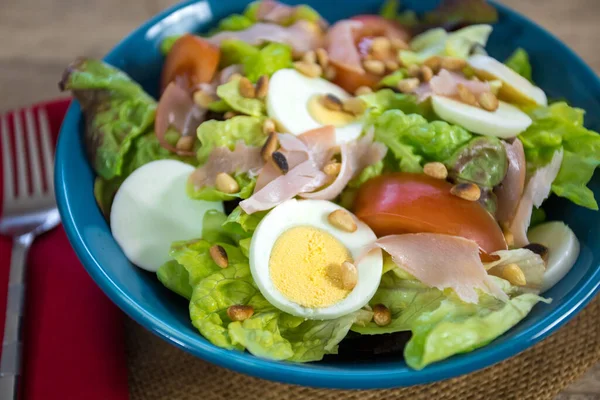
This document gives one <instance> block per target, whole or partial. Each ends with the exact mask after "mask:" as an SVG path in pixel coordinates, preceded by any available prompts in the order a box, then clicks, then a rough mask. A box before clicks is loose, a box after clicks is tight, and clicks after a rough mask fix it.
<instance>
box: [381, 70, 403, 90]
mask: <svg viewBox="0 0 600 400" xmlns="http://www.w3.org/2000/svg"><path fill="white" fill-rule="evenodd" d="M407 76H408V72H407V70H406V69H405V68H400V69H398V70H396V71H394V72H392V73H391V74H389V75H386V76H384V77H383V78H381V80H380V81H379V83H378V84H377V85H378V86H379V87H390V88H396V87H398V82H400V81H401V80H403V79H404V78H406V77H407Z"/></svg>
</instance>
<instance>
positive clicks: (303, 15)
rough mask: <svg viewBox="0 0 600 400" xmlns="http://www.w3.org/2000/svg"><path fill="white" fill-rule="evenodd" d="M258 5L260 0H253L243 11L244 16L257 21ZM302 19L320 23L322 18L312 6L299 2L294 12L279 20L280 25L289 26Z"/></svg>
mask: <svg viewBox="0 0 600 400" xmlns="http://www.w3.org/2000/svg"><path fill="white" fill-rule="evenodd" d="M259 6H260V1H254V2H252V3H250V4H248V6H247V7H246V10H245V11H244V16H246V17H247V18H248V19H250V20H251V21H253V22H258V18H257V13H258V7H259ZM300 20H304V21H308V22H314V23H320V22H321V20H322V17H321V15H319V13H318V12H317V11H316V10H315V9H314V8H312V7H310V6H307V5H305V4H300V5H297V6H296V7H294V12H293V13H291V15H290V16H289V18H287V19H285V20H284V21H281V23H280V25H283V26H289V25H292V24H294V23H295V22H297V21H300Z"/></svg>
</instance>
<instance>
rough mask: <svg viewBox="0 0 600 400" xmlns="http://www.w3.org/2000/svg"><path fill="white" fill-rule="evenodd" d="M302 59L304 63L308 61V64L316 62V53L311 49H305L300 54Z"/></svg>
mask: <svg viewBox="0 0 600 400" xmlns="http://www.w3.org/2000/svg"><path fill="white" fill-rule="evenodd" d="M302 61H304V62H305V63H308V64H314V63H316V62H317V55H316V54H315V52H314V51H312V50H310V51H307V52H306V53H304V55H303V56H302Z"/></svg>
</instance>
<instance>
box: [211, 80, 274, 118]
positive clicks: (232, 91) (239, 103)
mask: <svg viewBox="0 0 600 400" xmlns="http://www.w3.org/2000/svg"><path fill="white" fill-rule="evenodd" d="M240 80H241V79H232V80H231V81H229V82H227V83H224V84H223V85H219V86H218V87H217V96H219V97H220V98H221V100H223V101H224V102H225V103H227V105H229V107H230V108H231V109H232V110H234V111H237V112H238V113H241V114H246V115H251V116H253V117H262V116H265V115H266V114H267V109H266V106H265V103H264V102H263V101H261V100H259V99H250V98H247V97H244V96H242V95H241V93H240Z"/></svg>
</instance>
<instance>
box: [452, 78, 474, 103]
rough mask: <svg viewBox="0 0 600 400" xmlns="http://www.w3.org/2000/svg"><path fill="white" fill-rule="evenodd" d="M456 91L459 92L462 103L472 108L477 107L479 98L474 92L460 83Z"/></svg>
mask: <svg viewBox="0 0 600 400" xmlns="http://www.w3.org/2000/svg"><path fill="white" fill-rule="evenodd" d="M456 90H457V92H458V98H459V99H460V101H462V102H463V103H465V104H468V105H470V106H477V98H476V97H475V95H474V94H473V92H471V91H470V90H469V88H467V87H466V86H465V85H463V84H462V83H459V84H458V85H456Z"/></svg>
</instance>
